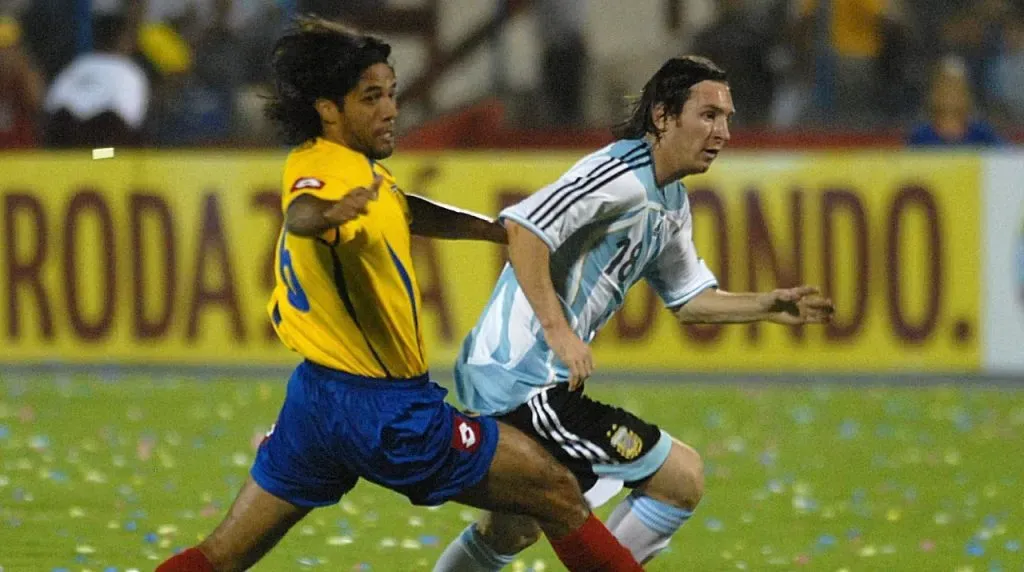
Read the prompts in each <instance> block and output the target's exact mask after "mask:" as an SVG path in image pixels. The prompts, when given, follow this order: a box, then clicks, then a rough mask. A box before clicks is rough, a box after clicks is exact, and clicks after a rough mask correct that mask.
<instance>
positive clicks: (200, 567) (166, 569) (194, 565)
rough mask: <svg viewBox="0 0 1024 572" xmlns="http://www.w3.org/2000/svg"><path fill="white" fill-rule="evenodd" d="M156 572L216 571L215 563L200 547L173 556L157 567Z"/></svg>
mask: <svg viewBox="0 0 1024 572" xmlns="http://www.w3.org/2000/svg"><path fill="white" fill-rule="evenodd" d="M156 572H216V571H215V570H214V568H213V564H211V563H210V561H209V560H207V558H206V555H205V554H203V553H202V552H200V551H199V549H198V548H194V547H193V548H189V549H188V550H186V551H184V552H181V553H179V554H175V555H174V556H171V557H170V558H168V559H167V560H166V561H164V563H163V564H161V565H159V566H157V567H156Z"/></svg>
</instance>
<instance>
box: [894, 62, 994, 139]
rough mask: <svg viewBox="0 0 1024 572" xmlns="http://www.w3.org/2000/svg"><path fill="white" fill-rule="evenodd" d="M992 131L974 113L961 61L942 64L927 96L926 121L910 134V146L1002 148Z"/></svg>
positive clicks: (972, 101)
mask: <svg viewBox="0 0 1024 572" xmlns="http://www.w3.org/2000/svg"><path fill="white" fill-rule="evenodd" d="M1002 142H1003V141H1002V139H1001V138H1000V137H999V135H998V134H997V133H996V131H995V129H994V128H993V127H992V126H991V125H990V124H989V123H988V122H987V121H985V120H984V118H981V117H980V116H976V115H975V113H974V98H973V97H972V96H971V88H970V83H969V82H968V79H967V73H966V69H965V67H964V65H963V63H962V62H960V61H959V60H956V59H950V60H946V61H944V62H943V63H942V64H941V66H940V68H939V71H938V73H936V75H935V79H934V80H933V81H932V85H931V90H930V92H929V94H928V119H927V121H924V122H922V123H920V124H918V125H917V126H916V127H914V129H913V130H912V131H911V133H910V137H909V138H908V139H907V144H908V145H910V146H936V145H946V146H950V145H960V146H992V145H1001V144H1002Z"/></svg>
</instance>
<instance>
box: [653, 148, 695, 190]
mask: <svg viewBox="0 0 1024 572" xmlns="http://www.w3.org/2000/svg"><path fill="white" fill-rule="evenodd" d="M647 144H648V145H650V146H651V159H652V160H653V162H654V165H653V166H654V184H656V185H658V187H659V188H661V187H664V186H665V185H668V184H670V183H674V182H676V181H678V180H679V179H682V178H683V177H685V176H686V175H689V174H690V173H687V172H686V171H685V169H683V168H680V167H677V166H676V165H675V164H674V163H675V161H674V158H673V157H672V153H670V152H669V149H668V148H666V147H665V146H664V145H661V142H660V141H659V140H657V139H654V138H653V137H651V136H648V137H647Z"/></svg>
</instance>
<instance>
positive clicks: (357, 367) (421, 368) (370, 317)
mask: <svg viewBox="0 0 1024 572" xmlns="http://www.w3.org/2000/svg"><path fill="white" fill-rule="evenodd" d="M374 174H379V175H381V176H382V177H384V181H383V183H382V184H381V186H380V192H379V195H378V197H377V199H376V200H374V201H371V202H370V203H369V204H368V206H367V211H368V212H367V214H364V215H361V216H359V217H358V218H356V219H354V220H352V221H349V222H348V223H345V224H343V225H341V226H340V227H337V228H333V229H330V230H328V231H327V232H325V233H324V234H323V235H321V236H319V237H302V236H297V235H294V234H291V233H289V232H287V230H286V229H284V228H282V229H281V234H280V236H279V237H278V243H277V244H278V246H277V255H276V264H275V268H276V271H275V274H276V286H275V287H274V292H273V294H272V296H271V299H270V304H269V305H268V311H269V312H270V317H271V320H272V321H273V323H274V329H275V330H276V331H277V335H278V337H280V338H281V341H282V342H284V344H285V345H286V346H288V347H289V348H291V349H292V350H294V351H296V352H298V353H299V354H301V355H302V356H303V357H305V358H307V359H309V360H310V361H313V362H315V363H318V364H320V365H324V366H327V367H330V368H334V369H337V370H341V371H344V372H348V373H352V374H356V375H362V376H366V377H376V378H390V379H400V378H410V377H416V376H419V375H422V374H424V373H426V372H427V356H426V352H425V351H424V348H423V336H422V333H421V331H420V325H419V311H420V307H421V301H420V291H419V285H418V283H417V282H416V275H415V273H414V272H413V268H412V259H411V255H410V233H409V223H410V221H411V219H410V213H409V205H408V203H407V202H406V199H405V195H404V194H403V193H402V191H401V190H400V189H399V188H398V186H397V185H396V184H395V179H394V177H393V176H392V175H391V173H390V172H389V171H388V170H387V169H384V168H383V167H382V166H381V165H379V164H376V163H374V162H373V161H371V160H370V159H368V158H367V157H366V156H365V155H363V154H362V153H359V152H357V151H353V150H352V149H349V148H347V147H344V146H342V145H339V144H337V143H333V142H331V141H327V140H325V139H322V138H317V139H316V140H314V141H310V142H308V143H306V144H304V145H302V146H300V147H297V148H296V149H294V150H293V151H292V152H291V153H290V154H289V155H288V159H287V162H286V163H285V168H284V180H283V184H282V191H283V194H282V196H281V208H282V209H283V210H284V211H286V212H287V210H288V205H290V204H291V202H292V201H294V200H295V199H296V198H297V197H300V196H302V195H313V196H315V197H318V198H321V199H325V200H329V201H337V200H339V199H341V198H342V197H343V196H345V195H346V194H347V193H348V192H349V191H351V190H352V189H354V188H356V187H369V186H370V185H371V184H372V183H373V177H374Z"/></svg>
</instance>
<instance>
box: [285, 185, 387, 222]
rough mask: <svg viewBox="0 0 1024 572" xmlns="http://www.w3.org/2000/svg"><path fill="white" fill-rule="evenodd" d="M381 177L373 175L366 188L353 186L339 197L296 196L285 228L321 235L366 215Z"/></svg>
mask: <svg viewBox="0 0 1024 572" xmlns="http://www.w3.org/2000/svg"><path fill="white" fill-rule="evenodd" d="M382 181H383V178H382V177H381V176H380V175H378V176H376V177H374V179H373V184H372V185H370V186H369V187H356V188H354V189H352V190H351V191H349V192H348V193H347V194H346V195H345V196H344V197H342V198H341V200H337V201H328V200H325V199H321V198H318V197H314V196H313V195H303V196H300V197H297V198H296V199H295V200H293V201H292V203H291V204H290V205H288V210H287V212H286V213H285V220H284V224H285V229H287V230H288V232H290V233H292V234H295V235H298V236H320V235H321V234H323V233H324V232H325V231H327V230H328V229H331V228H335V227H338V226H341V225H343V224H345V223H347V222H349V221H351V220H354V219H355V218H357V217H359V216H361V215H364V214H366V212H367V208H368V205H369V203H370V201H372V200H376V198H377V193H378V192H379V190H380V185H381V182H382Z"/></svg>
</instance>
